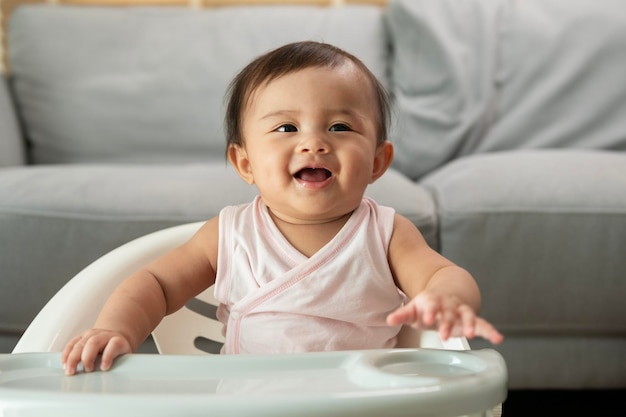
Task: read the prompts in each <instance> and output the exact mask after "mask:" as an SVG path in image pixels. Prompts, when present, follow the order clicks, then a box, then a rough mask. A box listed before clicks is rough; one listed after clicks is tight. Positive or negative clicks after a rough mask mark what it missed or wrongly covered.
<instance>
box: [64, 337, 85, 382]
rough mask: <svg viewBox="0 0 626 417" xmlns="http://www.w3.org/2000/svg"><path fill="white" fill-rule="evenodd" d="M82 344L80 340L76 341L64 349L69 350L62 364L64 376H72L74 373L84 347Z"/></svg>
mask: <svg viewBox="0 0 626 417" xmlns="http://www.w3.org/2000/svg"><path fill="white" fill-rule="evenodd" d="M83 343H84V342H83V341H82V340H78V341H76V342H74V343H73V344H71V345H68V346H67V347H66V349H69V353H68V354H67V358H66V359H65V361H64V362H63V368H64V369H65V374H66V375H74V374H75V373H76V371H77V368H78V364H79V363H80V360H81V356H82V355H83V348H84V347H85V346H84V344H83Z"/></svg>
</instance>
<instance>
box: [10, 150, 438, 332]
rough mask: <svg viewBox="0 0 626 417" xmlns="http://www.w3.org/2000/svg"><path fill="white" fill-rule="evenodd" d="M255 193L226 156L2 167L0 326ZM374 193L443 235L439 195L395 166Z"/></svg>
mask: <svg viewBox="0 0 626 417" xmlns="http://www.w3.org/2000/svg"><path fill="white" fill-rule="evenodd" d="M256 194H257V189H256V187H253V186H250V185H248V184H246V183H245V182H244V181H242V180H241V179H240V178H239V177H238V176H237V174H236V173H235V171H234V170H233V169H232V168H231V167H230V166H229V165H227V164H226V162H224V161H221V162H218V163H213V164H182V165H181V164H149V165H148V164H144V165H122V164H118V165H112V164H71V165H46V166H25V167H6V168H3V169H2V175H0V196H3V198H2V199H0V265H2V267H3V270H2V272H1V276H2V279H0V330H4V331H7V330H9V331H12V332H16V333H18V332H20V331H23V330H24V329H25V328H26V326H27V325H28V323H29V322H30V321H31V320H32V319H33V318H34V317H35V315H36V313H37V312H39V310H40V309H41V308H42V307H43V306H44V304H45V303H46V302H47V301H48V299H50V298H51V297H52V296H53V295H54V294H55V293H56V292H57V291H58V290H59V289H60V288H61V286H62V285H63V284H65V283H66V282H67V281H68V280H69V279H70V278H72V277H73V276H74V275H75V274H76V273H78V272H79V271H80V269H82V268H84V267H85V266H87V264H89V263H90V262H92V261H94V260H95V259H96V258H98V257H100V256H101V255H103V254H104V253H106V252H108V251H110V250H112V249H114V248H116V247H117V246H120V245H122V244H123V243H126V242H128V241H129V240H131V239H134V238H136V237H139V236H141V235H144V234H147V233H150V232H153V231H156V230H159V229H162V228H165V227H169V226H173V225H176V224H181V223H187V222H193V221H201V220H206V219H208V218H210V217H213V216H215V215H217V214H218V213H219V210H220V209H221V208H222V207H224V206H225V205H227V204H238V203H245V202H249V201H252V199H253V198H254V196H255V195H256ZM367 194H368V195H370V196H371V197H373V198H374V199H376V200H377V201H378V202H379V203H380V204H384V205H388V206H392V207H394V208H395V209H396V210H397V212H399V213H401V214H403V215H405V216H406V217H408V218H409V219H410V220H412V221H413V222H414V223H415V224H416V225H417V226H418V227H419V228H420V230H422V232H423V234H424V235H425V237H426V239H427V240H428V242H429V243H430V244H432V245H436V242H434V241H433V239H434V238H435V230H436V224H435V216H436V214H435V204H434V201H433V199H432V197H431V195H430V193H429V192H428V191H426V189H424V188H423V187H421V186H419V185H416V184H415V183H413V182H412V181H410V180H408V179H407V178H405V177H404V176H403V175H402V174H400V173H398V172H396V171H394V170H389V171H388V172H386V173H385V175H383V176H382V177H381V178H380V179H379V180H378V181H377V182H376V183H374V184H372V185H371V186H370V188H369V189H368V190H367ZM4 197H6V198H4ZM25 249H27V250H25ZM25 257H26V258H27V259H28V261H27V262H25V261H24V259H25ZM42 265H45V267H43V269H45V276H42V273H41V271H42Z"/></svg>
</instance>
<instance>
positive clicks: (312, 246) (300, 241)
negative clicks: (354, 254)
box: [269, 210, 352, 258]
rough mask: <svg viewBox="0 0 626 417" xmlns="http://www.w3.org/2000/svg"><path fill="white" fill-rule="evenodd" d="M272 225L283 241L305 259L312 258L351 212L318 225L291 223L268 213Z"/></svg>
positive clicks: (337, 231) (330, 238) (331, 237)
mask: <svg viewBox="0 0 626 417" xmlns="http://www.w3.org/2000/svg"><path fill="white" fill-rule="evenodd" d="M269 213H270V216H271V217H272V220H274V224H275V225H276V227H277V228H278V230H280V232H281V233H282V234H283V236H285V239H287V241H289V243H290V244H291V245H292V246H293V247H294V248H296V249H297V250H298V251H299V252H301V253H302V254H303V255H305V256H306V257H309V258H310V257H311V256H313V255H314V254H315V253H316V252H317V251H319V250H320V249H321V248H323V247H324V246H326V244H327V243H328V242H330V241H331V240H332V239H333V238H334V237H335V235H337V233H339V231H340V230H341V228H342V227H343V226H344V225H345V224H346V222H347V221H348V219H349V218H350V216H351V215H352V212H350V213H348V214H344V215H343V216H341V217H338V218H335V219H329V220H327V221H325V222H319V223H293V222H289V221H286V220H283V219H281V218H280V217H278V216H275V215H274V214H273V213H272V211H271V210H270V211H269Z"/></svg>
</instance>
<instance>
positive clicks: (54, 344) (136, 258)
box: [12, 222, 505, 417]
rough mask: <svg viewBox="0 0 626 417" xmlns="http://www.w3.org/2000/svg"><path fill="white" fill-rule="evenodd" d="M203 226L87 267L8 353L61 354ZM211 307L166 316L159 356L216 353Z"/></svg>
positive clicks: (178, 229) (207, 298) (452, 345)
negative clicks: (111, 300)
mask: <svg viewBox="0 0 626 417" xmlns="http://www.w3.org/2000/svg"><path fill="white" fill-rule="evenodd" d="M202 224H203V222H196V223H188V224H183V225H179V226H174V227H170V228H167V229H163V230H160V231H157V232H154V233H151V234H148V235H145V236H143V237H140V238H137V239H135V240H133V241H131V242H129V243H127V244H124V245H122V246H120V247H118V248H116V249H114V250H112V251H111V252H109V253H107V254H105V255H104V256H102V257H101V258H99V259H97V260H96V261H94V262H93V263H92V264H90V265H88V266H87V267H86V268H85V269H84V270H82V271H81V272H80V273H78V274H77V275H76V276H75V277H74V278H72V279H71V280H70V281H68V283H67V284H66V285H65V286H64V287H63V288H62V289H61V290H60V291H59V292H58V293H57V294H56V295H55V296H54V297H53V298H52V299H51V300H50V301H49V302H48V303H47V304H46V305H45V306H44V308H43V309H42V310H41V311H40V312H39V314H38V315H37V316H36V317H35V319H34V320H33V321H32V323H31V324H30V325H29V327H28V328H27V330H26V332H25V333H24V334H23V336H22V337H21V339H20V340H19V342H18V343H17V345H16V346H15V348H14V350H13V352H12V353H13V354H19V353H28V352H60V351H62V350H63V348H64V346H65V344H66V343H67V342H68V341H69V340H70V339H71V338H72V337H74V336H75V335H77V334H79V333H81V332H83V331H85V330H87V329H89V328H91V327H92V325H93V323H94V322H95V320H96V317H97V315H98V313H99V311H100V309H101V308H102V306H103V305H104V303H105V301H106V300H107V298H108V297H109V295H110V294H111V293H112V291H113V290H114V289H115V288H116V287H117V285H118V284H119V283H120V282H121V281H122V280H123V279H125V278H126V277H127V276H128V275H130V274H131V273H132V272H134V271H136V270H137V269H139V268H141V267H142V266H144V265H145V264H147V263H149V262H150V261H151V260H153V259H155V258H157V257H159V256H160V255H162V254H164V253H165V252H167V251H169V250H171V249H173V248H175V247H177V246H179V245H180V244H182V243H183V242H185V241H186V240H188V239H189V238H190V237H191V236H192V235H193V234H194V233H195V232H196V231H197V230H198V229H199V228H200V226H201V225H202ZM216 306H217V302H216V300H215V299H214V297H213V293H212V288H209V289H208V290H206V291H205V292H203V293H202V294H200V295H199V296H198V297H197V299H195V300H192V302H190V303H188V304H187V305H186V306H185V307H183V308H182V309H181V310H179V311H178V312H176V313H174V314H171V315H169V316H167V317H165V318H164V319H163V321H162V322H161V323H160V324H159V326H158V327H157V328H156V329H155V330H154V331H153V333H152V338H153V340H154V342H155V345H156V347H157V349H158V351H159V353H161V354H170V355H196V354H206V353H218V352H219V348H220V347H221V344H222V343H223V341H224V339H223V336H222V334H221V329H222V326H221V323H220V322H218V321H217V319H216V318H215V310H216ZM407 329H408V328H407ZM398 347H404V348H409V347H410V348H434V349H443V350H450V351H461V350H469V349H470V347H469V344H468V342H467V340H466V339H465V338H462V337H460V338H450V339H449V340H447V341H443V340H441V339H440V338H439V336H438V334H437V333H436V332H434V331H423V332H416V331H413V330H412V329H408V330H407V331H403V332H401V335H400V338H399V344H398ZM498 359H499V358H498ZM446 366H448V365H446ZM448 367H449V366H448ZM499 372H500V373H502V372H505V370H504V371H502V370H499ZM500 377H502V375H499V376H498V378H500ZM500 414H501V404H497V405H496V406H495V407H494V408H493V409H488V410H485V411H484V412H481V413H480V414H471V415H472V417H474V416H481V417H492V416H499V415H500Z"/></svg>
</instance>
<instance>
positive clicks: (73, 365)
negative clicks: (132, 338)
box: [61, 329, 131, 375]
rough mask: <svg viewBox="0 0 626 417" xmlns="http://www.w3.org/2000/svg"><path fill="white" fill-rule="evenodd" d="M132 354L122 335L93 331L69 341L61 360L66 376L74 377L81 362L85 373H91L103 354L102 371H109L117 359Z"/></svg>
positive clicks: (98, 330)
mask: <svg viewBox="0 0 626 417" xmlns="http://www.w3.org/2000/svg"><path fill="white" fill-rule="evenodd" d="M130 352H131V347H130V343H129V342H128V340H127V339H126V337H124V336H123V335H122V334H121V333H118V332H113V331H110V330H102V329H91V330H89V331H87V332H85V333H83V334H81V335H79V336H76V337H75V338H73V339H72V340H70V341H69V343H68V344H67V345H66V346H65V349H63V354H62V356H61V360H62V362H63V369H65V374H66V375H74V374H75V373H76V370H77V367H78V364H79V363H80V362H82V363H83V369H84V370H85V372H91V371H93V370H94V368H95V362H96V358H97V357H98V355H100V354H102V359H101V361H100V369H101V370H102V371H108V370H109V369H110V368H111V365H112V364H113V360H114V359H115V358H117V357H118V356H121V355H124V354H126V353H130Z"/></svg>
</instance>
